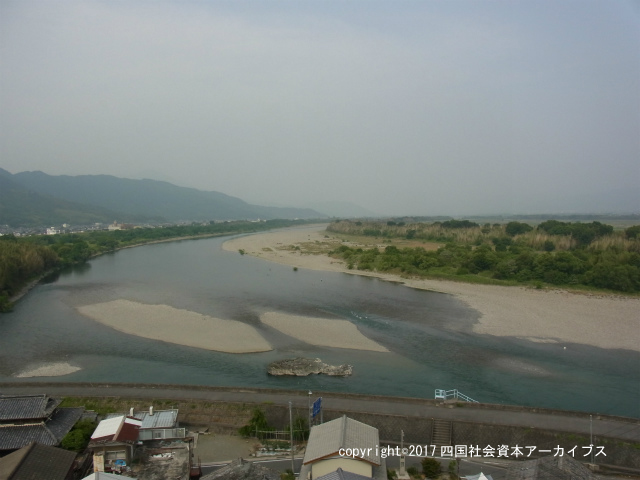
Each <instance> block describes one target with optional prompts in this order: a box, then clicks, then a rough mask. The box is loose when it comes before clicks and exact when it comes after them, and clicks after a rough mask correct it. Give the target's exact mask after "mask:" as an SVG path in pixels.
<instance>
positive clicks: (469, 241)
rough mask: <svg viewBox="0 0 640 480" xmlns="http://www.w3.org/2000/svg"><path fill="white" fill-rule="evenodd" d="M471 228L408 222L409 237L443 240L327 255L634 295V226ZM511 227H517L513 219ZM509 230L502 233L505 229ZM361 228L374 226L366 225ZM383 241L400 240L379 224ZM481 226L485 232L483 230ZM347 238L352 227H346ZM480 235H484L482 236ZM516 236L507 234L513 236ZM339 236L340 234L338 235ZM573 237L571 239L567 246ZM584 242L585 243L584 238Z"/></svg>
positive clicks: (367, 264) (639, 251)
mask: <svg viewBox="0 0 640 480" xmlns="http://www.w3.org/2000/svg"><path fill="white" fill-rule="evenodd" d="M348 223H349V222H344V221H343V222H337V223H334V224H332V225H330V228H328V229H329V230H331V231H333V232H341V231H342V230H343V226H344V225H345V224H348ZM513 223H514V222H510V223H509V224H507V225H505V226H495V225H494V226H491V227H486V226H485V227H482V228H480V227H478V228H477V229H475V230H474V231H471V232H468V233H469V234H468V235H466V236H463V235H460V234H458V233H456V231H453V230H452V231H450V232H448V231H447V230H446V229H443V227H442V224H440V225H437V226H434V224H431V225H426V226H425V225H420V224H411V225H408V226H407V228H408V229H409V231H416V232H417V233H416V235H415V238H425V237H428V236H431V238H435V239H439V238H444V239H448V238H450V237H454V238H456V241H447V243H445V244H444V245H443V246H441V247H440V248H438V249H437V250H435V251H434V250H431V251H427V250H425V249H424V248H422V247H404V248H398V247H397V246H395V245H389V246H386V247H385V248H384V251H383V252H381V251H380V250H379V249H378V248H371V249H362V248H354V247H349V246H346V245H342V246H340V247H339V248H338V249H336V250H334V251H333V252H332V255H334V256H336V257H339V258H342V259H344V260H345V261H346V262H347V264H348V265H349V266H350V268H357V269H359V270H377V271H381V272H389V271H391V272H397V273H404V274H411V275H425V276H432V277H441V278H442V277H444V278H454V277H457V278H462V279H464V280H467V281H482V282H485V283H486V282H496V281H498V282H501V283H511V284H515V283H525V284H532V285H536V286H540V285H543V284H549V285H557V286H561V285H562V286H574V287H575V286H579V285H583V286H590V287H595V288H600V289H608V290H615V291H620V292H629V293H632V292H640V238H635V237H632V238H629V234H628V233H627V232H629V230H631V232H632V235H633V232H634V231H635V230H633V228H634V227H631V228H628V229H627V230H626V231H625V232H613V227H611V226H610V225H603V224H601V223H599V222H593V223H590V224H576V223H564V222H558V221H555V220H554V221H548V222H543V224H541V226H542V228H541V226H538V228H537V229H534V228H533V227H531V226H528V228H524V227H522V226H520V225H526V224H520V225H516V226H513V225H512V224H513ZM515 223H518V222H515ZM508 225H512V227H511V229H510V232H511V233H508V232H507V226H508ZM361 228H366V229H374V230H375V229H376V226H375V225H371V222H367V223H366V224H363V225H362V227H361ZM377 228H378V229H383V230H384V233H385V235H384V236H383V238H391V237H393V231H392V230H390V229H391V228H395V229H396V235H397V237H400V238H406V231H407V230H406V229H401V228H399V227H397V226H390V225H387V224H382V223H380V224H379V225H378V227H377ZM487 228H488V229H487ZM344 230H347V231H348V232H349V233H357V231H356V232H354V230H353V228H352V226H350V225H346V228H344ZM483 230H486V231H485V232H484V233H483V232H482V231H483ZM515 231H520V232H522V233H520V234H515V235H512V234H513V232H515ZM345 233H346V232H345ZM571 239H574V240H575V241H572V240H571ZM589 239H591V240H589Z"/></svg>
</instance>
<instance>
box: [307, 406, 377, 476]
mask: <svg viewBox="0 0 640 480" xmlns="http://www.w3.org/2000/svg"><path fill="white" fill-rule="evenodd" d="M341 448H358V449H361V450H362V449H364V452H365V453H364V455H363V456H362V457H360V456H357V457H356V459H357V460H364V461H366V462H368V463H371V464H373V465H380V452H379V450H380V442H379V437H378V429H377V428H375V427H371V426H369V425H366V424H364V423H362V422H358V421H357V420H353V419H351V418H347V416H346V415H344V416H343V417H341V418H336V419H335V420H331V421H330V422H327V423H323V424H322V425H316V426H315V427H312V428H311V434H310V435H309V441H308V442H307V451H306V453H305V454H304V460H303V462H302V463H304V464H305V465H306V464H308V463H312V462H314V461H316V460H320V459H323V458H328V457H332V456H335V455H337V454H338V452H339V451H340V449H341Z"/></svg>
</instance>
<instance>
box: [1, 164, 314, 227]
mask: <svg viewBox="0 0 640 480" xmlns="http://www.w3.org/2000/svg"><path fill="white" fill-rule="evenodd" d="M6 173H8V172H6ZM9 175H10V174H9ZM10 178H11V179H12V180H13V181H14V182H16V183H18V184H20V185H22V186H23V187H25V188H27V189H28V190H30V191H32V192H37V193H38V194H41V195H48V196H51V197H54V198H57V199H61V200H65V201H68V202H75V203H79V204H82V205H84V206H85V207H88V206H90V207H98V208H102V209H107V210H111V211H115V212H121V213H122V214H125V215H137V216H145V217H152V218H162V219H164V220H166V221H179V220H193V221H200V220H205V221H206V220H235V219H258V218H260V219H274V218H322V217H324V215H322V214H320V213H318V212H316V211H315V210H312V209H301V208H279V207H263V206H258V205H251V204H249V203H247V202H245V201H243V200H241V199H239V198H236V197H231V196H229V195H225V194H223V193H220V192H214V191H203V190H197V189H195V188H186V187H179V186H177V185H173V184H171V183H168V182H161V181H157V180H131V179H126V178H119V177H113V176H110V175H79V176H68V175H59V176H54V175H47V174H46V173H43V172H21V173H17V174H15V175H11V177H10ZM113 220H115V219H111V221H113Z"/></svg>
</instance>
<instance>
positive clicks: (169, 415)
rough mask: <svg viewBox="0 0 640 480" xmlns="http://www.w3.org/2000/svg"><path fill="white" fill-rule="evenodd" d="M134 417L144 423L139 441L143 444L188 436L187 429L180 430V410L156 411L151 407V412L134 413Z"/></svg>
mask: <svg viewBox="0 0 640 480" xmlns="http://www.w3.org/2000/svg"><path fill="white" fill-rule="evenodd" d="M130 413H131V412H130ZM133 416H134V417H135V418H139V419H140V421H141V422H142V425H141V426H140V433H139V435H138V440H141V441H143V442H144V441H146V440H165V439H174V438H185V437H186V436H187V430H186V428H180V423H179V422H178V409H175V408H172V409H169V410H154V409H153V407H149V410H146V411H140V412H134V414H133Z"/></svg>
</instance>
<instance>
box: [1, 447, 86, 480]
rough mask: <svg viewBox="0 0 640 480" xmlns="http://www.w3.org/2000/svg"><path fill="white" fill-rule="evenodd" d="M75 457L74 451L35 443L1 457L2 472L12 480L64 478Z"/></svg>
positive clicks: (59, 479)
mask: <svg viewBox="0 0 640 480" xmlns="http://www.w3.org/2000/svg"><path fill="white" fill-rule="evenodd" d="M16 458H20V459H21V460H22V461H18V462H16ZM75 458H76V454H75V453H74V452H69V451H67V450H62V449H61V448H55V447H48V446H45V445H39V444H37V443H33V444H30V445H27V446H26V447H23V448H22V449H20V450H18V451H16V452H13V453H10V454H9V455H7V456H6V457H3V458H0V472H1V473H2V474H3V477H2V478H10V479H11V480H34V479H37V480H64V479H65V477H66V476H67V474H68V473H69V470H71V467H72V466H73V461H74V460H75ZM4 475H6V477H5V476H4Z"/></svg>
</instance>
